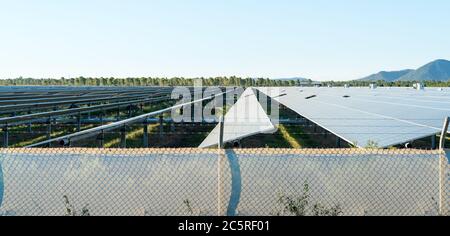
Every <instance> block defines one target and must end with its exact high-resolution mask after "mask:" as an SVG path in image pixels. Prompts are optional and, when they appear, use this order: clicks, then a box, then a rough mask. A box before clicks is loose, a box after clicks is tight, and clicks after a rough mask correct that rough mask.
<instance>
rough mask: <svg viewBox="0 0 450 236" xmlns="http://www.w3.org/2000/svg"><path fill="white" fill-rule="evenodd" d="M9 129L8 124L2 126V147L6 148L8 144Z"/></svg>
mask: <svg viewBox="0 0 450 236" xmlns="http://www.w3.org/2000/svg"><path fill="white" fill-rule="evenodd" d="M8 141H9V130H8V125H5V127H3V147H4V148H8V146H9V143H8Z"/></svg>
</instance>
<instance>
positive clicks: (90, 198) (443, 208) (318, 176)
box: [0, 149, 450, 216]
mask: <svg viewBox="0 0 450 236" xmlns="http://www.w3.org/2000/svg"><path fill="white" fill-rule="evenodd" d="M448 158H449V154H448V152H447V154H445V153H444V152H442V151H429V150H377V149H373V150H369V149H367V150H363V149H298V150H295V149H237V150H233V149H229V150H213V149H205V150H202V149H2V150H0V215H45V216H46V215H157V216H165V215H170V216H173V215H175V216H215V215H231V216H233V215H242V216H248V215H250V216H272V215H358V216H359V215H449V209H450V208H449V205H450V203H449V200H450V190H449V185H450V179H449V173H450V172H449V170H450V169H449V162H448Z"/></svg>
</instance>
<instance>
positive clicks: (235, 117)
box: [199, 88, 276, 148]
mask: <svg viewBox="0 0 450 236" xmlns="http://www.w3.org/2000/svg"><path fill="white" fill-rule="evenodd" d="M219 129H220V127H219V126H216V127H215V128H214V130H213V131H212V132H211V133H210V134H209V135H208V137H206V139H205V140H204V141H203V143H202V144H201V145H200V146H199V147H200V148H207V147H212V146H216V145H217V144H218V142H219ZM274 131H276V127H275V126H274V125H273V124H272V122H271V120H270V118H269V117H268V116H267V114H266V112H265V111H264V109H263V107H262V106H261V104H260V103H259V102H258V99H257V97H256V95H255V93H254V91H253V89H252V88H248V89H247V90H245V91H244V93H243V94H242V95H241V97H240V98H239V100H238V101H237V102H236V104H234V106H233V107H231V109H230V110H229V111H228V112H227V114H226V115H225V118H224V132H223V141H224V143H227V142H232V141H234V140H239V139H242V138H245V137H249V136H252V135H255V134H260V133H268V132H269V133H270V132H274Z"/></svg>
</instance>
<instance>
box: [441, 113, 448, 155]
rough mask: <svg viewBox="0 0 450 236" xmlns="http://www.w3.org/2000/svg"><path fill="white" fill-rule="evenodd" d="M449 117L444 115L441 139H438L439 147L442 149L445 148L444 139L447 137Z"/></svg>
mask: <svg viewBox="0 0 450 236" xmlns="http://www.w3.org/2000/svg"><path fill="white" fill-rule="evenodd" d="M449 121H450V118H449V117H446V118H445V121H444V126H443V128H442V133H441V140H440V141H439V149H440V150H444V148H445V140H446V138H447V132H448V126H449Z"/></svg>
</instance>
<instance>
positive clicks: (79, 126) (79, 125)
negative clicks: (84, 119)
mask: <svg viewBox="0 0 450 236" xmlns="http://www.w3.org/2000/svg"><path fill="white" fill-rule="evenodd" d="M80 131H81V113H78V115H77V132H80Z"/></svg>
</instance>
